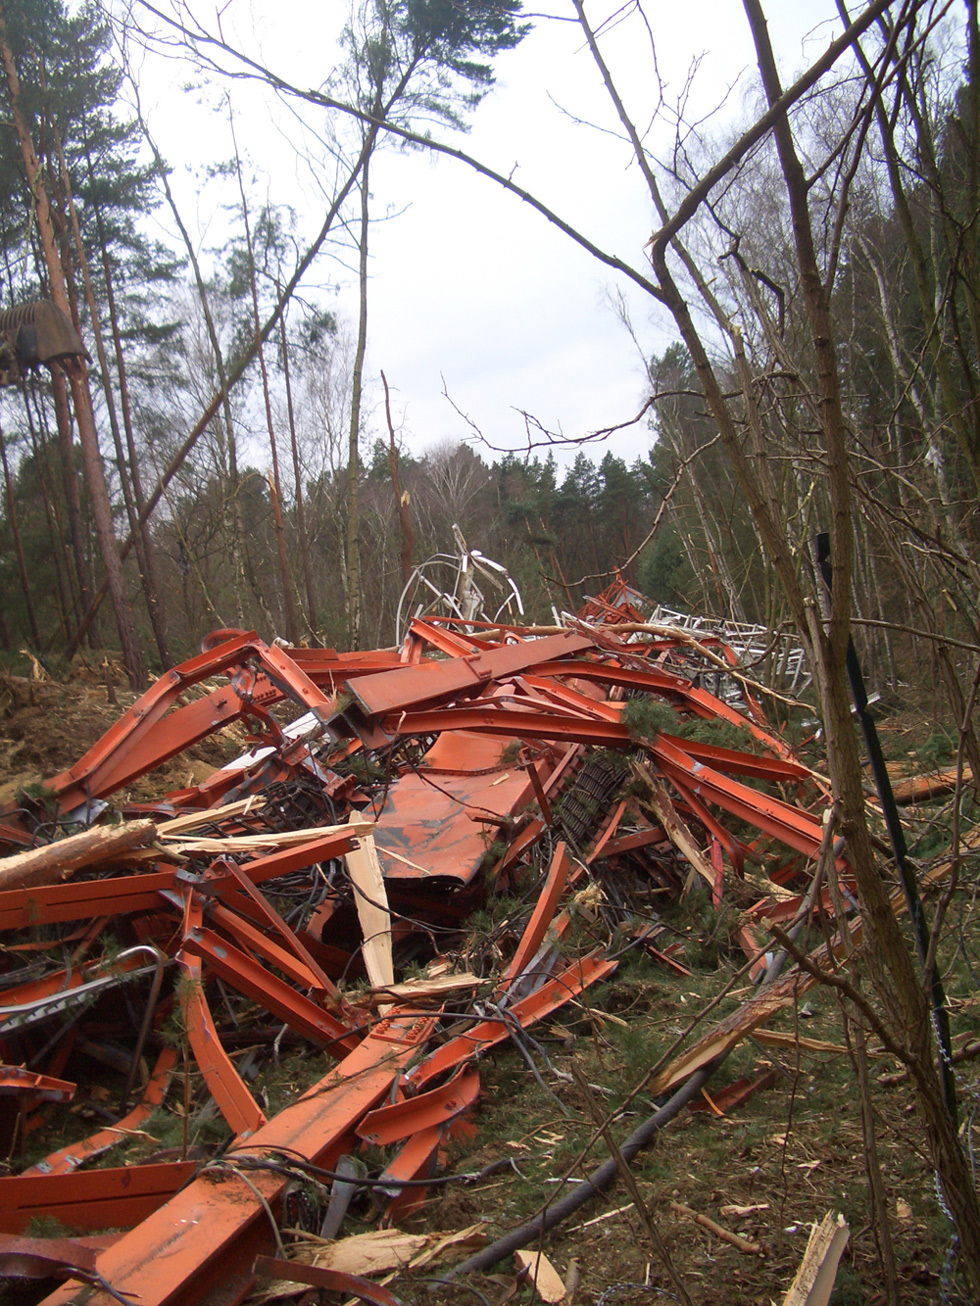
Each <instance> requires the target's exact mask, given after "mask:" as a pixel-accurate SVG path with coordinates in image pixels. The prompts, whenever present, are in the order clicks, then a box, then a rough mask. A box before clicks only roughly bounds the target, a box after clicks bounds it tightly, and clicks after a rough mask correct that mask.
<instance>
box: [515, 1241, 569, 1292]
mask: <svg viewBox="0 0 980 1306" xmlns="http://www.w3.org/2000/svg"><path fill="white" fill-rule="evenodd" d="M514 1260H515V1261H516V1263H517V1270H518V1273H519V1274H526V1275H527V1277H528V1278H529V1279H530V1281H531V1282H532V1283H533V1284H534V1286H535V1288H536V1289H537V1293H538V1296H539V1297H540V1298H541V1300H542V1301H547V1302H558V1301H564V1300H565V1283H564V1281H563V1279H562V1277H561V1275H560V1274H559V1273H558V1271H557V1270H556V1269H555V1267H554V1266H553V1265H552V1264H551V1262H550V1261H549V1260H548V1258H547V1256H545V1254H544V1252H515V1253H514Z"/></svg>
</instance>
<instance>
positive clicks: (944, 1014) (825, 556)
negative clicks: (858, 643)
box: [817, 531, 956, 1124]
mask: <svg viewBox="0 0 980 1306" xmlns="http://www.w3.org/2000/svg"><path fill="white" fill-rule="evenodd" d="M817 565H818V567H819V568H820V575H821V576H822V577H823V583H824V584H825V585H826V587H827V593H828V594H832V593H833V580H834V576H833V568H832V566H831V561H830V536H829V535H828V534H827V532H826V531H821V532H820V534H819V535H818V536H817ZM846 665H847V678H848V680H849V681H850V684H851V697H852V699H853V700H854V711H855V715H856V716H857V719H858V721H859V722H860V723H861V730H862V732H863V734H864V742H865V745H866V746H867V749H868V757H869V759H870V761H871V772H872V775H873V776H874V782H875V788H876V789H877V791H878V801H879V802H880V803H881V810H882V812H883V814H884V817H885V826H886V828H887V830H888V839H889V842H890V843H891V846H892V852H893V853H894V855H895V864H896V866H897V867H898V875H899V879H900V880H901V882H902V891H903V893H904V894H905V902H906V905H907V907H908V911H909V917H910V919H911V921H912V929H913V932H914V934H915V947H916V951H917V952H918V954H919V962H920V963H921V965H922V966H923V968H924V967H925V964H926V960H927V958H928V956H929V923H928V921H927V920H926V917H925V912H924V911H923V909H922V899H921V898H920V897H919V886H918V885H917V884H916V882H915V872H914V871H913V869H912V866H911V865H910V863H909V854H908V847H907V846H906V843H905V831H904V829H903V828H902V820H901V817H900V816H899V812H898V804H897V803H896V802H895V795H894V793H893V792H892V782H891V780H890V778H889V775H888V769H887V767H886V766H885V756H884V754H883V753H882V751H881V741H880V740H879V738H878V729H877V727H876V725H875V723H874V718H873V717H872V715H871V713H870V712H869V711H868V694H867V690H866V689H865V687H864V676H863V675H862V674H861V664H860V662H859V661H858V655H857V650H856V649H855V647H854V640H853V639H852V638H851V637H850V635H848V637H847V663H846ZM924 978H925V979H926V980H927V982H928V985H929V1001H930V1005H931V1007H932V1015H933V1023H934V1025H935V1030H936V1042H937V1043H938V1044H939V1073H940V1076H941V1079H942V1085H943V1096H944V1098H945V1099H946V1105H947V1107H948V1108H949V1111H950V1114H951V1115H952V1117H953V1122H954V1124H955V1122H956V1082H955V1080H954V1078H953V1061H952V1053H951V1050H950V1037H949V1010H948V1008H947V1006H946V994H945V991H944V990H943V981H942V977H941V976H940V974H939V967H938V965H937V964H936V962H935V960H934V961H933V963H932V971H931V973H930V974H929V975H928V976H924Z"/></svg>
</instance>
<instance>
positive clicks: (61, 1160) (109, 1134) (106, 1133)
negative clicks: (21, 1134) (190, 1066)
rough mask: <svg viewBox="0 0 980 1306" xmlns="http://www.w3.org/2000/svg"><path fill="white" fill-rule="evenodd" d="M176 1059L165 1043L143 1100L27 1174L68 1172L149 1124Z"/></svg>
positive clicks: (160, 1101)
mask: <svg viewBox="0 0 980 1306" xmlns="http://www.w3.org/2000/svg"><path fill="white" fill-rule="evenodd" d="M176 1063H177V1053H176V1051H175V1050H174V1049H173V1048H167V1047H165V1048H164V1049H163V1050H162V1051H161V1053H160V1055H159V1057H157V1063H156V1065H155V1066H154V1068H153V1073H152V1075H151V1076H150V1082H149V1083H148V1084H147V1086H146V1088H145V1090H144V1092H143V1097H142V1099H141V1101H140V1102H139V1104H138V1105H137V1106H135V1107H134V1108H133V1109H132V1111H130V1112H129V1113H128V1115H125V1116H123V1118H122V1120H119V1121H117V1122H116V1124H114V1125H109V1126H108V1127H107V1128H106V1129H100V1130H99V1131H98V1133H95V1134H92V1135H91V1136H90V1137H88V1138H83V1139H82V1140H81V1141H80V1142H78V1143H72V1144H70V1145H69V1146H68V1147H63V1148H61V1150H60V1151H58V1152H52V1153H51V1155H50V1156H46V1157H45V1158H44V1160H43V1161H38V1162H37V1164H36V1165H32V1166H30V1167H29V1168H28V1169H27V1170H25V1171H24V1174H25V1175H34V1174H37V1175H48V1174H65V1173H66V1171H68V1170H75V1169H77V1168H78V1166H80V1165H81V1164H82V1162H83V1161H88V1160H90V1158H91V1157H93V1156H98V1155H99V1153H100V1152H105V1151H108V1149H109V1148H110V1147H115V1145H116V1144H117V1143H123V1142H125V1141H126V1136H127V1134H131V1133H133V1131H134V1130H137V1129H139V1128H140V1126H141V1125H143V1124H145V1123H146V1121H147V1120H149V1118H150V1116H151V1115H152V1114H153V1112H154V1111H155V1110H156V1109H157V1107H158V1106H160V1104H161V1103H162V1102H163V1099H164V1098H165V1097H166V1095H167V1086H168V1084H169V1083H170V1075H171V1072H172V1071H173V1068H174V1066H175V1065H176Z"/></svg>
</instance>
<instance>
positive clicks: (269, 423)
mask: <svg viewBox="0 0 980 1306" xmlns="http://www.w3.org/2000/svg"><path fill="white" fill-rule="evenodd" d="M234 139H235V128H234V123H232V140H233V141H234ZM235 167H236V171H237V175H238V192H239V194H240V195H241V199H242V224H243V226H244V228H245V250H246V254H247V256H248V281H249V289H250V290H251V295H252V322H253V328H254V332H255V337H254V338H255V353H256V356H257V358H258V360H259V374H260V376H261V378H262V399H263V402H264V405H265V424H266V430H267V431H268V433H269V450H270V453H271V455H272V475H271V477H270V478H269V485H270V489H271V491H272V519H273V523H274V525H275V536H276V554H277V557H278V561H279V583H280V586H281V589H282V610H283V614H284V617H285V624H286V638H287V639H288V640H289V642H290V643H291V644H296V643H298V641H299V624H298V622H297V620H296V604H295V602H294V600H293V581H292V576H291V575H290V570H289V559H288V557H287V556H286V526H285V522H284V521H283V516H282V482H281V480H280V479H279V450H278V448H277V446H276V430H275V424H274V422H273V420H272V398H271V396H270V394H269V374H268V371H267V369H266V365H265V348H264V346H263V342H262V319H261V317H260V316H259V287H258V280H257V278H256V274H255V247H254V245H253V243H252V228H251V223H250V221H249V215H248V201H247V199H246V196H245V183H244V181H243V180H242V163H241V158H240V157H239V155H238V144H237V142H236V143H235Z"/></svg>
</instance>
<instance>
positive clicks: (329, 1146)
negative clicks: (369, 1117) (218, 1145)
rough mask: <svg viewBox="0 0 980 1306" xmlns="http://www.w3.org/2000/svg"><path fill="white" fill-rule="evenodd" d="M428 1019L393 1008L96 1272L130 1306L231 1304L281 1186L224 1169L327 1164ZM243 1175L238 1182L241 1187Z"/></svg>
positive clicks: (248, 1279) (256, 1173) (270, 1239)
mask: <svg viewBox="0 0 980 1306" xmlns="http://www.w3.org/2000/svg"><path fill="white" fill-rule="evenodd" d="M436 1019H437V1014H432V1015H424V1016H419V1015H416V1014H413V1013H407V1012H401V1011H398V1010H395V1011H393V1012H391V1013H389V1015H388V1016H387V1017H385V1019H384V1020H382V1021H380V1022H379V1023H378V1024H377V1025H375V1027H374V1028H373V1029H372V1030H371V1032H370V1033H369V1034H368V1036H367V1037H366V1038H365V1039H364V1041H363V1043H361V1044H360V1046H359V1047H357V1048H356V1049H355V1050H354V1051H353V1052H352V1053H351V1054H350V1055H349V1056H348V1057H346V1058H345V1059H344V1060H343V1061H342V1062H341V1063H340V1065H339V1066H337V1067H336V1068H335V1069H334V1070H332V1071H331V1072H330V1073H329V1074H328V1075H326V1076H325V1077H324V1078H323V1079H321V1080H320V1081H319V1083H317V1084H315V1085H314V1086H313V1087H312V1088H311V1089H309V1090H308V1091H307V1092H306V1093H304V1094H303V1095H302V1096H301V1097H299V1098H297V1100H296V1101H295V1102H293V1103H291V1104H290V1105H289V1106H288V1107H286V1108H285V1110H283V1111H281V1112H280V1113H279V1114H278V1115H277V1116H275V1117H273V1119H272V1120H270V1121H269V1123H268V1124H266V1125H264V1126H263V1127H262V1128H261V1129H260V1130H259V1131H258V1132H257V1133H256V1134H254V1135H253V1136H252V1138H251V1139H250V1140H249V1143H248V1146H247V1148H244V1149H243V1148H232V1149H231V1150H230V1151H229V1152H228V1153H226V1155H225V1157H224V1158H222V1161H221V1163H220V1164H219V1165H217V1166H215V1167H214V1168H213V1169H212V1170H210V1171H209V1172H206V1173H204V1174H202V1175H200V1176H199V1177H198V1178H197V1179H195V1180H194V1182H193V1183H191V1184H189V1185H188V1186H187V1187H186V1188H184V1189H183V1190H182V1191H181V1192H179V1193H177V1194H176V1195H175V1196H174V1197H173V1198H171V1200H170V1201H169V1202H167V1203H166V1204H165V1205H164V1206H162V1207H160V1209H159V1210H157V1211H155V1212H154V1213H153V1214H152V1215H150V1216H149V1217H148V1218H147V1219H145V1220H144V1221H143V1223H142V1224H140V1225H139V1227H138V1228H136V1229H134V1230H133V1231H132V1232H131V1233H128V1234H126V1235H124V1237H122V1238H121V1239H120V1240H119V1241H118V1242H117V1243H115V1244H114V1245H113V1246H112V1247H108V1248H106V1249H105V1251H103V1252H101V1253H100V1254H99V1256H98V1260H97V1265H98V1269H99V1272H100V1273H101V1274H102V1275H103V1277H104V1278H105V1280H106V1281H107V1282H108V1283H110V1284H111V1285H112V1287H113V1288H115V1289H116V1290H117V1291H119V1292H122V1293H124V1294H132V1296H133V1297H134V1298H135V1300H136V1301H138V1302H139V1306H198V1304H199V1303H203V1302H206V1301H209V1300H211V1299H212V1294H213V1293H216V1292H218V1291H220V1300H221V1301H223V1302H236V1301H240V1300H241V1298H242V1297H243V1296H244V1295H245V1293H246V1292H247V1291H248V1289H249V1287H250V1286H251V1284H252V1282H253V1277H254V1276H253V1273H252V1268H251V1267H252V1262H253V1259H254V1257H255V1255H256V1254H257V1253H259V1254H261V1253H264V1252H266V1251H268V1250H269V1249H271V1248H273V1247H274V1246H275V1238H274V1234H273V1230H272V1228H271V1226H270V1223H269V1217H268V1214H267V1209H271V1210H272V1211H273V1213H275V1210H276V1208H277V1206H278V1203H279V1201H280V1199H281V1197H282V1193H283V1190H284V1189H285V1187H286V1184H287V1182H288V1180H287V1177H286V1176H284V1175H283V1174H281V1173H277V1172H274V1171H271V1170H263V1169H261V1168H249V1169H248V1170H247V1171H244V1170H243V1174H245V1178H241V1177H239V1176H238V1175H236V1174H235V1173H234V1165H235V1161H236V1159H237V1158H239V1157H249V1158H251V1159H252V1160H253V1162H254V1161H261V1160H262V1159H263V1158H266V1159H269V1160H270V1161H272V1162H277V1160H278V1158H280V1157H282V1158H284V1159H286V1160H287V1161H288V1158H289V1156H290V1155H292V1156H298V1157H300V1158H302V1159H303V1160H305V1161H309V1162H312V1163H313V1164H314V1165H323V1164H330V1163H332V1162H333V1161H334V1160H335V1158H336V1157H337V1156H338V1155H339V1154H340V1152H341V1151H343V1150H344V1149H345V1148H346V1146H347V1145H348V1144H349V1142H350V1140H351V1138H352V1137H353V1130H354V1127H355V1125H356V1124H357V1122H358V1121H359V1120H360V1119H361V1118H362V1117H363V1116H364V1114H365V1113H366V1112H367V1111H369V1110H370V1109H371V1108H372V1107H373V1106H374V1105H375V1104H376V1103H377V1102H379V1101H380V1100H381V1098H382V1097H384V1095H385V1093H386V1092H387V1091H388V1090H389V1089H390V1088H391V1086H392V1084H393V1083H394V1082H395V1080H396V1078H397V1077H398V1076H399V1075H400V1074H401V1073H402V1071H403V1070H404V1068H405V1066H406V1065H407V1064H408V1063H409V1061H411V1059H412V1058H413V1057H414V1056H415V1055H416V1053H417V1051H418V1048H419V1047H420V1046H421V1045H422V1044H423V1043H424V1042H425V1040H426V1039H427V1038H428V1037H429V1035H430V1034H431V1032H432V1029H433V1027H434V1025H435V1022H436ZM246 1179H247V1182H246ZM111 1301H112V1298H111V1297H110V1296H109V1295H108V1294H107V1293H104V1292H100V1291H98V1290H96V1291H95V1292H92V1291H91V1290H90V1289H89V1288H87V1287H84V1286H82V1285H79V1284H68V1285H65V1286H64V1287H63V1288H59V1289H57V1290H56V1291H55V1292H53V1293H51V1294H50V1295H49V1296H48V1297H46V1298H45V1299H44V1303H42V1306H68V1303H75V1306H83V1303H84V1306H109V1303H110V1302H111Z"/></svg>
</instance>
